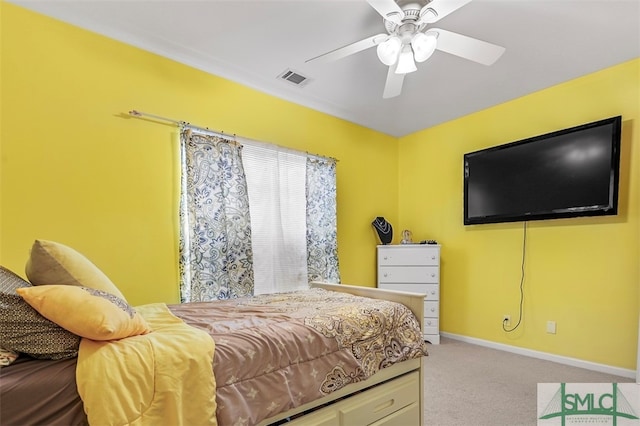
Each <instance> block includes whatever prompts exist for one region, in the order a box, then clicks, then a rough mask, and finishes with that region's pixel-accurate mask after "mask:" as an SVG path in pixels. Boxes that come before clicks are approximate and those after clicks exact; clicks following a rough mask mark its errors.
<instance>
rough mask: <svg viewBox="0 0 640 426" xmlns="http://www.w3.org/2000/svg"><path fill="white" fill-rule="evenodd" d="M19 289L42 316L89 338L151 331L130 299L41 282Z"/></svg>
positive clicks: (111, 338)
mask: <svg viewBox="0 0 640 426" xmlns="http://www.w3.org/2000/svg"><path fill="white" fill-rule="evenodd" d="M16 292H17V293H18V294H19V295H20V296H22V298H23V299H24V300H25V301H26V302H27V303H28V304H29V305H31V306H32V307H33V308H34V309H35V310H36V311H38V312H39V313H40V314H41V315H42V316H43V317H45V318H47V319H49V320H50V321H53V322H55V323H56V324H58V325H59V326H60V327H62V328H64V329H67V330H69V331H70V332H72V333H74V334H77V335H78V336H82V337H86V338H88V339H92V340H116V339H122V338H125V337H130V336H136V335H139V334H147V333H149V332H151V329H150V328H149V326H148V325H147V322H146V321H145V320H144V318H142V316H140V314H138V313H137V312H136V310H135V309H133V308H132V307H131V306H129V304H127V302H125V301H124V300H122V299H120V298H118V297H116V296H114V295H112V294H109V293H107V292H104V291H101V290H96V289H93V288H87V287H77V286H70V285H41V286H35V287H22V288H18V289H16Z"/></svg>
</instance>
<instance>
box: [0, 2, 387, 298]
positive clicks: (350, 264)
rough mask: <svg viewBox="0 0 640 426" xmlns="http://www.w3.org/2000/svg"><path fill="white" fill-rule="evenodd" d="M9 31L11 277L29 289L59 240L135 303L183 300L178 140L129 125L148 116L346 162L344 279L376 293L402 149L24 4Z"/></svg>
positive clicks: (5, 161) (6, 20)
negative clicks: (36, 253) (42, 248)
mask: <svg viewBox="0 0 640 426" xmlns="http://www.w3.org/2000/svg"><path fill="white" fill-rule="evenodd" d="M1 19H2V20H1V28H2V30H1V31H2V69H1V73H2V74H1V75H2V105H1V107H2V116H1V118H2V129H1V133H0V135H1V154H2V162H1V173H0V179H1V182H2V183H1V185H2V186H1V193H2V199H1V200H2V205H1V211H2V218H1V222H0V232H1V233H2V234H1V235H2V241H1V243H0V263H1V264H2V265H4V266H6V267H8V268H10V269H12V270H15V271H16V272H17V273H20V274H22V275H23V276H24V273H23V271H24V264H25V261H26V259H27V256H28V252H29V248H30V246H31V244H32V242H33V240H34V239H36V238H41V239H50V240H55V241H59V242H62V243H65V244H68V245H70V246H72V247H74V248H76V249H77V250H79V251H80V252H82V253H84V254H85V255H86V256H87V257H89V258H90V259H91V260H93V261H94V263H96V264H97V265H98V266H99V267H100V268H101V269H102V270H103V271H104V272H105V273H106V274H107V275H108V276H109V277H110V278H111V279H112V280H113V281H114V282H115V283H116V284H117V285H118V287H119V288H120V289H121V290H122V291H123V293H124V294H125V296H126V297H127V298H128V299H129V301H130V302H131V303H133V304H142V303H149V302H155V301H164V302H177V301H178V284H177V282H178V270H177V250H178V248H177V247H178V232H177V221H178V217H177V184H178V169H177V160H178V151H177V143H176V128H175V126H169V125H166V124H160V123H157V122H150V121H147V120H141V119H133V118H129V117H128V116H127V114H126V113H127V112H128V111H129V110H131V109H139V110H140V111H145V112H149V113H152V114H157V115H161V116H165V117H173V118H177V119H181V120H186V121H189V122H191V123H195V124H198V125H203V126H209V127H211V128H215V129H221V130H225V131H228V132H230V133H236V134H238V135H241V136H244V137H248V138H252V139H257V140H262V141H266V142H273V143H277V144H279V145H284V146H288V147H291V148H299V149H303V150H307V151H310V152H313V153H317V154H321V155H326V156H331V157H335V158H338V159H339V163H338V167H337V173H338V177H337V178H338V245H339V257H340V266H341V273H342V280H343V282H345V283H354V284H361V285H367V286H375V245H376V243H377V241H376V239H375V235H374V234H373V230H372V227H371V221H372V219H373V218H374V217H375V216H377V215H384V216H387V217H388V218H390V220H392V221H393V220H394V218H396V217H397V215H398V213H397V179H398V175H397V169H396V167H395V164H396V163H397V161H396V158H397V143H396V139H395V138H392V137H390V136H386V135H383V134H381V133H378V132H374V131H371V130H368V129H365V128H363V127H360V126H356V125H354V124H351V123H348V122H346V121H343V120H339V119H336V118H333V117H331V116H328V115H325V114H321V113H318V112H315V111H312V110H310V109H308V108H303V107H301V106H297V105H294V104H292V103H289V102H285V101H282V100H279V99H277V98H274V97H271V96H268V95H265V94H262V93H259V92H257V91H255V90H251V89H248V88H246V87H243V86H241V85H238V84H235V83H233V82H230V81H228V80H225V79H222V78H217V77H214V76H211V75H209V74H206V73H204V72H201V71H198V70H195V69H193V68H189V67H187V66H184V65H180V64H178V63H176V62H173V61H170V60H167V59H163V58H161V57H159V56H157V55H153V54H150V53H147V52H144V51H142V50H139V49H136V48H133V47H130V46H127V45H125V44H122V43H119V42H116V41H113V40H110V39H108V38H105V37H102V36H98V35H95V34H93V33H89V32H87V31H84V30H81V29H78V28H76V27H73V26H70V25H66V24H63V23H61V22H59V21H56V20H53V19H49V18H46V17H44V16H42V15H39V14H34V13H32V12H29V11H27V10H26V9H23V8H20V7H16V6H14V5H11V4H7V3H4V4H3V5H2V16H1ZM381 163H384V164H387V165H388V164H391V165H392V166H390V167H385V168H380V167H375V166H372V165H376V164H381ZM374 188H376V190H374Z"/></svg>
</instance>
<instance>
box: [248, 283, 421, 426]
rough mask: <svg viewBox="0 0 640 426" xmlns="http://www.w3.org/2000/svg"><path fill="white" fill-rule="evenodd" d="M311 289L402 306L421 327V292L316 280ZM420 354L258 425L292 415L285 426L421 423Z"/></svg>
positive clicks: (288, 417)
mask: <svg viewBox="0 0 640 426" xmlns="http://www.w3.org/2000/svg"><path fill="white" fill-rule="evenodd" d="M311 287H315V288H323V289H325V290H331V291H339V292H344V293H350V294H353V295H356V296H363V297H370V298H373V299H383V300H390V301H393V302H398V303H402V304H404V305H406V306H407V307H408V308H409V309H411V311H412V312H413V313H414V314H415V315H416V317H417V319H418V321H419V322H420V327H421V329H423V326H424V324H423V318H424V316H423V309H424V297H425V295H424V294H418V293H408V292H400V291H391V290H383V289H377V288H370V287H360V286H350V285H341V284H328V283H320V282H314V283H311ZM423 368H424V358H421V359H412V360H408V361H404V362H401V363H398V364H395V365H392V366H391V367H388V368H385V369H383V370H380V371H379V372H378V373H376V374H375V375H373V376H372V377H370V378H368V379H367V380H365V381H362V382H358V383H352V384H349V385H347V386H345V387H344V388H342V389H340V390H338V391H335V392H332V393H331V394H330V395H327V396H325V397H322V398H320V399H318V400H316V401H313V402H310V403H307V404H305V405H302V406H300V407H297V408H295V409H292V410H289V411H287V412H285V413H280V414H278V415H277V416H274V417H271V418H268V419H266V420H264V421H262V422H261V423H260V425H261V426H264V425H269V424H272V423H277V422H282V421H283V420H286V419H292V420H291V421H290V422H288V423H287V425H290V426H294V425H298V426H299V425H322V426H354V425H361V424H362V425H364V424H367V425H368V424H372V423H375V424H376V425H399V424H402V425H404V424H407V425H409V424H410V425H422V424H423V421H424V419H423V415H424V414H423V413H424V394H423V393H424V389H423V383H424V376H423Z"/></svg>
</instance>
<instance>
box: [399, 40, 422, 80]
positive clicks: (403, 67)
mask: <svg viewBox="0 0 640 426" xmlns="http://www.w3.org/2000/svg"><path fill="white" fill-rule="evenodd" d="M417 70H418V68H417V67H416V63H415V62H414V61H413V52H412V51H411V46H409V45H408V44H407V45H405V46H404V47H403V48H402V52H400V56H399V57H398V66H397V67H396V74H409V73H410V72H414V71H417Z"/></svg>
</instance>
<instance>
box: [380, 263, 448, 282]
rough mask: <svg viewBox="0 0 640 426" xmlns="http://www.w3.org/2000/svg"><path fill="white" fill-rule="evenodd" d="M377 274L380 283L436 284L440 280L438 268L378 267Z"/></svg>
mask: <svg viewBox="0 0 640 426" xmlns="http://www.w3.org/2000/svg"><path fill="white" fill-rule="evenodd" d="M378 274H379V276H378V281H379V282H381V283H382V282H386V283H438V282H439V280H440V268H439V267H438V266H404V267H402V268H399V267H396V266H380V267H379V268H378Z"/></svg>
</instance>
